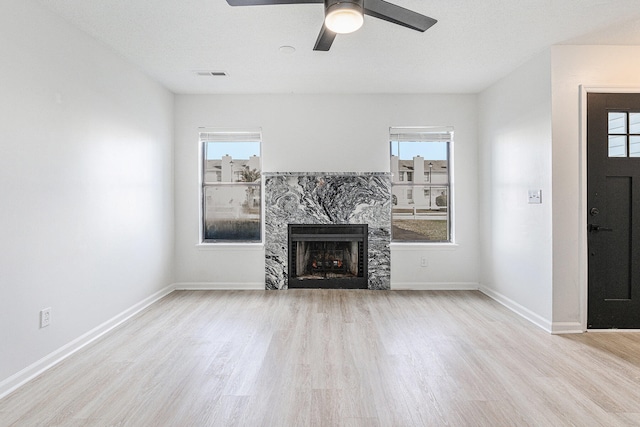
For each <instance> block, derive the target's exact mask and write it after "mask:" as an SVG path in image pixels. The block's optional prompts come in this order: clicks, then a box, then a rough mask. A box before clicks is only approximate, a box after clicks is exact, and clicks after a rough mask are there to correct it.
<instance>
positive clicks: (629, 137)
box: [608, 111, 640, 157]
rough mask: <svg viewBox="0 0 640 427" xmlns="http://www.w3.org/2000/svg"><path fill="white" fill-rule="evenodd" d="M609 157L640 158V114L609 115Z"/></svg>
mask: <svg viewBox="0 0 640 427" xmlns="http://www.w3.org/2000/svg"><path fill="white" fill-rule="evenodd" d="M608 133H609V157H640V113H629V112H626V111H625V112H610V113H609V132H608Z"/></svg>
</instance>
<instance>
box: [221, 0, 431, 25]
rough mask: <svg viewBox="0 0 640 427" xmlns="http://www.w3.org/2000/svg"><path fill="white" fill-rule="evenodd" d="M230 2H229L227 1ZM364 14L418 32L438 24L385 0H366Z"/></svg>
mask: <svg viewBox="0 0 640 427" xmlns="http://www.w3.org/2000/svg"><path fill="white" fill-rule="evenodd" d="M227 1H228V0H227ZM364 13H365V14H366V15H369V16H373V17H374V18H379V19H384V20H385V21H389V22H393V23H394V24H398V25H402V26H403V27H407V28H411V29H412V30H416V31H423V32H424V31H426V30H428V29H429V28H430V27H431V26H432V25H433V24H435V23H436V22H438V21H437V20H435V19H433V18H429V17H428V16H425V15H421V14H419V13H417V12H414V11H412V10H409V9H405V8H404V7H400V6H396V5H395V4H391V3H387V2H386V1H383V0H364Z"/></svg>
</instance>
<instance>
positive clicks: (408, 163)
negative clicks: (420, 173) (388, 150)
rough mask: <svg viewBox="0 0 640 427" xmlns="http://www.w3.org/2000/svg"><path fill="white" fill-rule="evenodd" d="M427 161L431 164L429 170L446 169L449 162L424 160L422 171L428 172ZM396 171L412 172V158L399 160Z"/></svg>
mask: <svg viewBox="0 0 640 427" xmlns="http://www.w3.org/2000/svg"><path fill="white" fill-rule="evenodd" d="M429 163H431V164H433V166H432V168H431V171H432V172H438V171H446V170H447V168H448V167H449V162H448V161H447V160H425V161H424V171H425V172H429ZM398 171H399V172H405V171H406V172H413V160H399V161H398Z"/></svg>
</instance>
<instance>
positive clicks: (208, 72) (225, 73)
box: [194, 71, 228, 77]
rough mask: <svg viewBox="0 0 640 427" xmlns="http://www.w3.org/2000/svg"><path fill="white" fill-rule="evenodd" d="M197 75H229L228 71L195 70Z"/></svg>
mask: <svg viewBox="0 0 640 427" xmlns="http://www.w3.org/2000/svg"><path fill="white" fill-rule="evenodd" d="M194 73H196V75H198V76H202V77H227V76H228V74H227V72H226V71H194Z"/></svg>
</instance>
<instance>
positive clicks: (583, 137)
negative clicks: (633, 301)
mask: <svg viewBox="0 0 640 427" xmlns="http://www.w3.org/2000/svg"><path fill="white" fill-rule="evenodd" d="M591 92H595V93H640V87H628V86H589V85H580V96H579V98H580V100H579V102H580V132H579V135H580V148H579V156H580V166H579V168H578V170H579V171H580V172H579V173H580V177H579V187H580V188H579V196H578V204H579V205H580V206H579V212H580V213H579V218H578V248H579V261H578V265H579V269H580V272H579V277H578V280H579V287H580V327H581V329H582V332H586V331H587V314H588V295H589V244H588V240H587V233H588V232H587V222H588V216H587V209H588V206H587V94H588V93H591ZM589 330H590V331H594V330H597V331H607V332H609V331H614V332H615V331H617V329H604V330H601V329H589ZM633 330H634V329H625V331H627V332H629V331H633Z"/></svg>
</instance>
